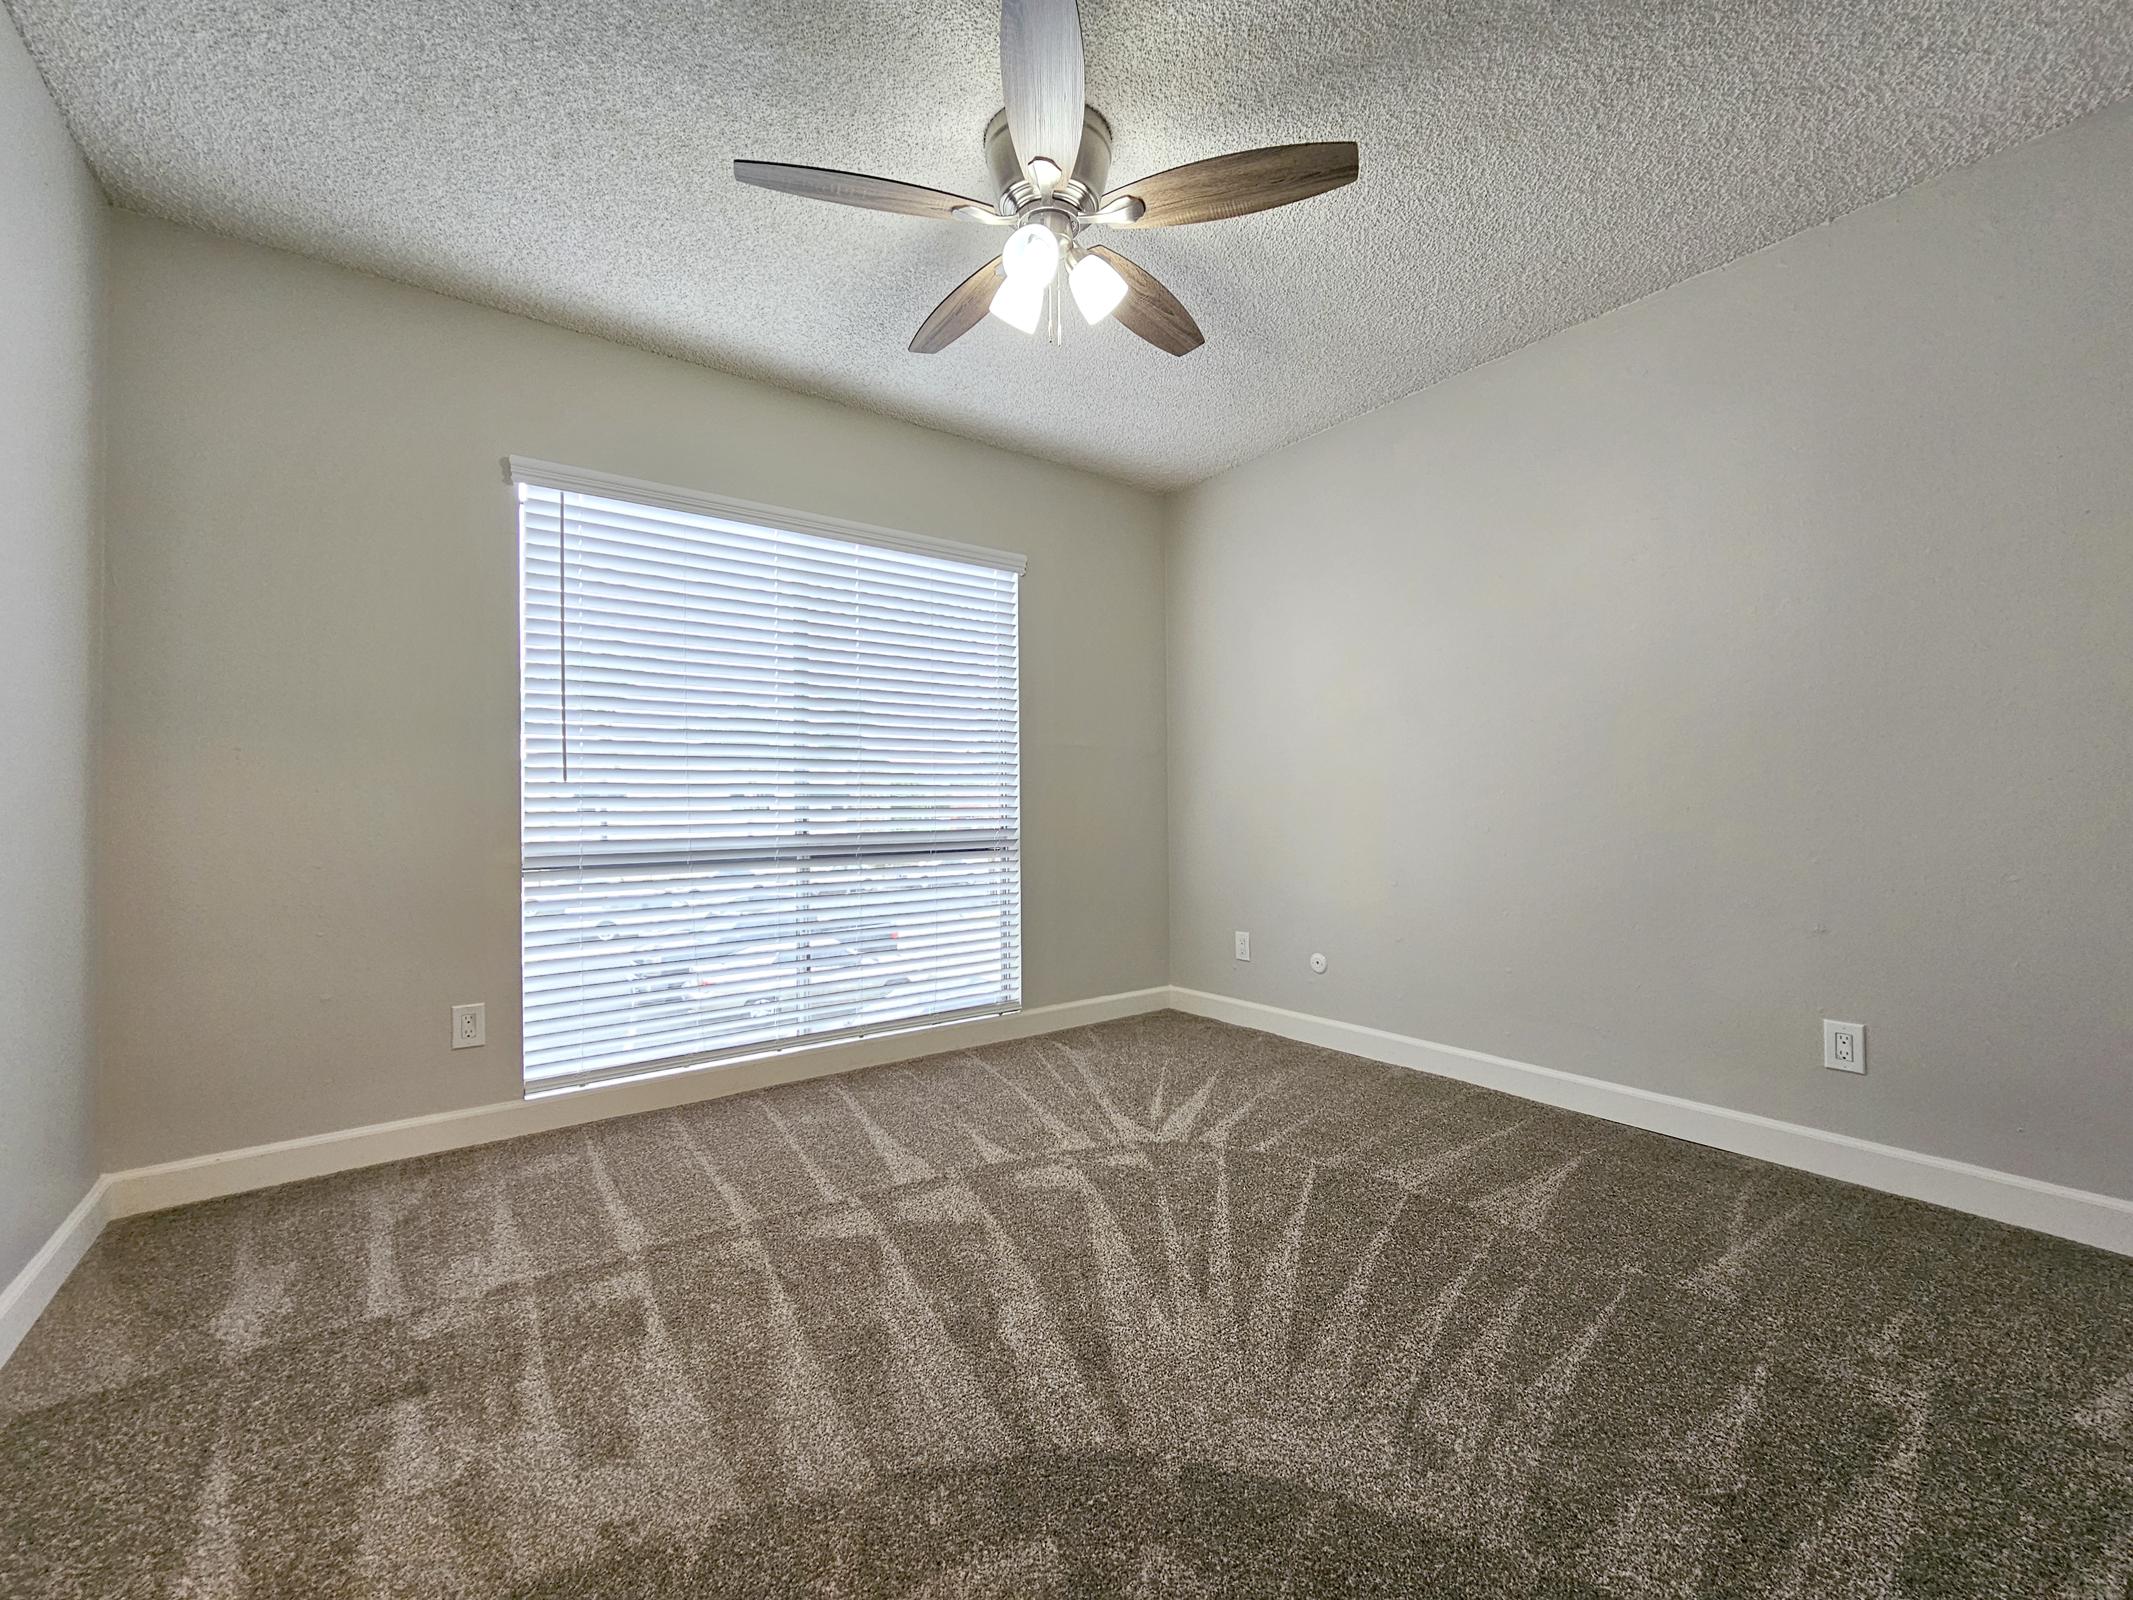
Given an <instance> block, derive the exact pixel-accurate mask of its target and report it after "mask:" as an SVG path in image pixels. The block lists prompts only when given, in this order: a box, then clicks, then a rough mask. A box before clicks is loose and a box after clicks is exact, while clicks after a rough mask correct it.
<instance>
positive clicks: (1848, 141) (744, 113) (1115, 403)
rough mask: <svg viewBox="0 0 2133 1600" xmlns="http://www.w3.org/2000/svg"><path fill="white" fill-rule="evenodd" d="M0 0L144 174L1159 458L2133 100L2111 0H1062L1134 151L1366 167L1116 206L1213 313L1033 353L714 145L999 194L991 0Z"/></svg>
mask: <svg viewBox="0 0 2133 1600" xmlns="http://www.w3.org/2000/svg"><path fill="white" fill-rule="evenodd" d="M7 4H8V5H9V8H10V10H11V11H12V13H13V14H14V15H15V17H16V20H17V22H18V24H19V25H20V26H21V28H22V30H23V32H24V34H25V36H26V38H27V39H28V42H29V44H30V46H31V49H32V53H33V55H34V56H35V57H36V59H37V61H38V63H39V66H40V69H41V70H42V71H43V72H44V75H45V78H46V81H47V83H48V85H49V86H50V87H51V89H52V91H53V93H54V96H55V98H56V99H57V100H58V102H59V104H60V106H61V109H62V111H63V113H64V114H65V116H66V118H67V120H68V123H69V125H70V127H71V128H72V130H73V131H74V133H75V135H76V138H77V140H78V142H79V143H80V144H81V146H82V148H83V150H84V153H85V155H86V156H87V158H88V159H89V161H90V164H91V166H92V168H93V169H94V170H95V171H96V173H97V175H98V177H99V180H100V181H101V182H102V183H103V185H104V187H105V189H106V191H107V193H109V194H110V195H111V197H112V198H113V200H114V202H115V203H116V204H118V205H120V206H123V207H125V208H127V209H131V210H137V211H141V212H144V213H146V214H148V215H151V216H156V217H161V218H164V219H166V220H170V221H175V222H180V223H184V224H188V225H191V226H194V227H201V228H205V229H207V230H208V231H210V232H214V233H218V234H224V235H228V236H231V237H235V238H240V239H245V240H249V241H252V242H256V243H261V244H266V245H270V246H273V247H276V248H280V249H285V250H291V251H294V252H296V253H298V254H302V255H306V256H312V257H316V258H319V259H323V260H326V261H329V262H334V263H336V264H339V265H342V266H348V267H353V268H356V269H358V270H362V271H366V272H370V273H373V274H375V275H378V276H381V277H385V278H388V279H392V280H394V281H398V282H402V283H407V284H412V285H415V286H417V287H420V288H424V289H429V290H432V291H435V292H439V293H443V294H446V295H450V296H453V297H455V298H458V299H463V300H468V301H472V302H474V303H476V304H480V305H486V306H490V307H494V308H496V309H499V310H504V311H509V312H514V313H516V314H520V315H524V316H529V317H533V318H535V319H537V320H540V321H543V322H548V323H552V324H555V325H557V326H561V327H564V328H568V329H572V330H574V331H577V332H581V333H587V334H591V335H594V336H596V337H600V338H604V339H608V340H610V341H613V342H616V343H620V344H624V345H628V346H632V347H635V348H639V349H644V350H649V351H653V352H655V353H659V354H663V355H668V356H674V357H678V358H680V359H683V360H687V361H692V362H695V363H698V364H700V365H703V366H707V367H711V368H714V369H717V370H721V371H725V372H729V373H733V374H736V375H739V376H742V377H746V378H750V379H755V380H758V381H764V382H769V383H772V384H775V385H777V386H779V387H781V388H785V389H789V390H793V391H796V392H799V393H802V394H807V395H811V396H816V397H819V398H822V399H826V400H829V401H833V402H837V403H840V404H845V405H850V406H855V407H858V408H861V409H864V410H869V411H874V412H878V413H881V414H884V415H888V416H891V417H896V418H899V419H902V420H904V421H907V422H912V423H916V424H919V425H922V426H926V427H930V428H934V429H937V430H940V431H943V432H947V433H950V434H955V435H959V436H962V437H966V438H970V439H974V440H978V441H980V442H982V443H986V444H990V445H994V446H999V447H1003V448H1007V449H1011V450H1016V451H1019V452H1021V453H1024V454H1028V455H1031V456H1035V457H1038V458H1040V459H1044V460H1049V461H1053V462H1057V463H1059V464H1062V465H1065V466H1068V467H1072V468H1077V469H1080V470H1083V471H1088V472H1094V473H1097V474H1100V475H1103V476H1106V477H1110V478H1114V479H1117V480H1120V481H1122V482H1125V483H1128V484H1130V485H1133V486H1135V487H1138V488H1143V489H1150V490H1156V491H1163V490H1169V489H1176V488H1180V487H1184V486H1186V485H1189V484H1192V483H1197V482H1200V481H1203V480H1205V479H1206V478H1208V477H1211V476H1213V475H1214V474H1216V473H1218V472H1220V471H1223V470H1225V469H1226V468H1228V467H1231V466H1234V465H1237V464H1240V463H1241V462H1244V461H1247V460H1251V459H1255V458H1257V457H1259V456H1262V455H1265V454H1267V453H1269V452H1271V451H1272V450H1275V449H1278V448H1280V447H1281V446H1283V445H1285V444H1288V443H1291V442H1294V441H1295V440H1297V439H1300V438H1305V437H1309V436H1310V435H1312V434H1315V433H1317V432H1321V431H1323V430H1324V429H1326V428H1328V427H1331V426H1334V425H1337V424H1338V423H1340V422H1342V421H1344V420H1346V419H1348V418H1349V417H1353V416H1358V415H1361V414H1363V413H1365V412H1368V411H1371V410H1374V409H1376V408H1378V407H1380V406H1382V405H1385V404H1387V403H1389V402H1391V401H1393V400H1397V399H1400V398H1403V397H1405V396H1407V395H1409V394H1413V393H1416V392H1418V391H1420V390H1424V389H1427V388H1430V387H1432V386H1433V385H1435V384H1436V383H1439V382H1441V381H1443V380H1444V379H1445V378H1447V377H1450V376H1453V375H1455V374H1456V373H1459V372H1464V371H1468V370H1471V369H1473V368H1474V367H1476V366H1479V365H1482V364H1484V363H1486V362H1488V361H1491V360H1494V359H1497V358H1499V357H1501V356H1503V355H1506V354H1509V353H1511V352H1513V351H1515V350H1518V349H1521V348H1524V347H1526V346H1528V345H1530V344H1532V343H1534V342H1536V341H1537V340H1540V339H1543V338H1546V337H1548V336H1550V335H1552V334H1554V333H1556V332H1559V331H1561V330H1563V329H1565V328H1568V327H1573V326H1576V325H1577V324H1579V323H1582V322H1584V321H1587V320H1590V319H1591V318H1592V317H1594V316H1598V315H1602V314H1604V313H1606V312H1608V311H1611V310H1615V309H1618V308H1620V307H1622V306H1624V305H1629V304H1634V303H1636V302H1638V301H1640V300H1642V299H1645V298H1648V297H1649V296H1651V295H1653V294H1655V293H1658V292H1661V291H1663V290H1664V289H1666V288H1668V287H1671V286H1672V285H1674V284H1676V283H1680V282H1683V281H1685V280H1687V279H1689V278H1691V277H1694V276H1696V275H1698V274H1700V273H1702V272H1706V271H1709V270H1712V269H1714V268H1717V267H1720V266H1723V265H1726V264H1728V263H1730V262H1732V261H1735V260H1738V259H1740V258H1742V257H1743V256H1745V255H1748V254H1751V253H1753V252H1754V251H1756V250H1759V249H1762V248H1764V247H1767V246H1769V245H1771V244H1774V243H1777V242H1779V241H1780V240H1783V239H1786V238H1789V237H1792V236H1795V235H1797V234H1798V233H1800V232H1802V231H1805V230H1807V229H1810V228H1814V227H1818V226H1821V225H1824V224H1826V223H1828V222H1830V221H1832V220H1835V219H1837V218H1839V217H1842V216H1845V215H1848V214H1850V213H1852V212H1854V211H1856V210H1858V209H1860V208H1861V207H1862V206H1865V205H1870V204H1873V203H1875V202H1877V201H1879V200H1883V199H1886V198H1887V197H1889V196H1890V195H1893V194H1896V193H1900V192H1902V191H1904V190H1906V189H1909V188H1911V187H1913V186H1914V185H1915V184H1917V183H1918V182H1920V181H1923V180H1925V179H1928V178H1930V177H1933V176H1935V175H1938V174H1940V173H1944V172H1948V171H1951V170H1957V169H1960V168H1962V167H1966V166H1969V165H1972V164H1974V163H1975V162H1976V161H1978V160H1981V159H1984V158H1986V157H1989V156H1991V155H1993V154H1995V153H1997V152H1998V151H2000V150H2004V149H2008V148H2011V147H2013V146H2015V145H2017V144H2020V143H2023V142H2025V141H2027V140H2028V139H2031V138H2034V137H2037V136H2039V135H2041V134H2043V133H2046V132H2049V131H2051V130H2052V129H2055V128H2057V127H2060V126H2063V125H2065V124H2066V123H2068V122H2070V121H2072V120H2074V119H2075V118H2077V117H2079V116H2082V115H2084V114H2086V113H2089V112H2092V111H2094V110H2097V109H2099V108H2101V107H2103V106H2106V105H2110V104H2113V103H2115V102H2117V101H2119V100H2121V99H2123V98H2125V97H2126V96H2127V95H2128V94H2129V93H2133V6H2128V5H2126V4H2125V3H2124V0H2058V3H2056V4H2055V5H2054V6H2052V7H2051V8H2048V9H2047V8H2039V7H2036V6H2034V5H2033V4H2030V3H2026V0H1977V3H1975V4H1972V5H1970V6H1967V7H1966V8H1964V9H1963V10H1962V12H1961V13H1960V14H1959V15H1951V14H1950V11H1949V9H1948V8H1947V7H1946V5H1945V4H1943V3H1940V0H1883V3H1880V4H1877V5H1876V6H1874V7H1861V6H1859V5H1857V4H1856V3H1855V0H1748V3H1741V0H1694V3H1682V4H1678V5H1669V6H1666V7H1662V8H1658V9H1657V11H1656V12H1655V11H1654V8H1652V7H1649V6H1648V5H1643V4H1639V3H1636V0H1593V3H1591V4H1587V5H1583V6H1568V5H1560V4H1551V3H1548V0H1507V3H1506V4H1504V5H1502V6H1498V7H1495V8H1492V9H1490V10H1488V11H1486V12H1481V11H1474V10H1469V9H1465V8H1457V7H1453V6H1450V5H1447V4H1431V5H1407V6H1396V7H1390V8H1360V9H1357V10H1352V11H1351V10H1346V9H1343V10H1337V11H1331V12H1329V11H1328V10H1326V9H1325V8H1319V7H1302V6H1297V5H1293V4H1289V5H1284V4H1251V3H1243V0H1183V3H1179V4H1165V5H1161V6H1157V5H1153V4H1150V3H1147V0H1083V4H1082V11H1083V24H1084V31H1085V33H1086V35H1087V37H1088V41H1089V92H1090V98H1091V101H1092V103H1095V104H1096V105H1098V106H1099V107H1100V108H1101V109H1103V110H1105V111H1106V112H1107V113H1108V114H1109V115H1110V116H1111V118H1112V120H1113V122H1114V125H1115V126H1116V128H1117V130H1118V150H1117V160H1116V162H1115V165H1114V174H1115V175H1116V176H1118V177H1121V178H1123V177H1125V176H1130V175H1131V174H1134V173H1137V172H1142V171H1150V170H1158V169H1160V168H1161V167H1164V166H1168V165H1172V164H1175V163H1176V162H1178V161H1181V160H1189V159H1194V158H1196V157H1199V156H1203V155H1207V154H1213V153H1218V152H1219V151H1222V150H1225V149H1233V148H1241V147H1249V146H1252V145H1256V144H1264V143H1274V142H1279V141H1282V140H1286V139H1296V138H1320V137H1342V136H1348V137H1355V138H1357V139H1358V140H1359V141H1360V142H1361V144H1362V149H1363V172H1364V175H1363V179H1362V181H1361V182H1360V183H1358V184H1357V185H1355V186H1353V187H1352V188H1350V189H1346V190H1342V191H1339V192H1338V193H1335V194H1332V195H1327V196H1323V197H1320V198H1318V199H1316V200H1313V201H1309V202H1306V203H1305V204H1303V205H1300V206H1296V207H1292V208H1289V209H1287V210H1284V211H1280V212H1274V213H1268V214H1265V215H1262V216H1258V217H1249V218H1242V219H1237V220H1233V221H1229V222H1223V223H1215V224H1207V225H1203V226H1199V227H1193V228H1185V229H1174V230H1163V231H1159V232H1158V231H1151V232H1148V233H1138V232H1135V233H1130V234H1122V235H1120V236H1119V238H1118V241H1117V242H1118V244H1119V246H1120V248H1122V249H1124V250H1125V251H1126V252H1127V253H1129V254H1131V255H1133V256H1134V257H1135V258H1136V259H1138V260H1140V261H1142V262H1143V264H1145V265H1147V266H1148V267H1149V268H1150V269H1151V270H1153V271H1155V272H1156V273H1157V274H1158V275H1159V276H1160V277H1162V278H1163V279H1164V280H1165V281H1166V282H1167V283H1169V284H1170V285H1171V287H1172V288H1173V289H1175V290H1176V291H1177V292H1178V293H1179V295H1180V297H1181V298H1183V299H1184V300H1185V301H1186V303H1187V304H1188V305H1189V306H1190V307H1191V308H1192V310H1193V311H1194V313H1195V315H1196V316H1197V317H1198V318H1199V320H1200V321H1201V324H1202V326H1203V327H1205V328H1206V329H1207V332H1208V335H1209V344H1208V346H1207V347H1206V348H1205V349H1203V350H1202V351H1199V352H1197V353H1195V354H1194V355H1192V356H1189V357H1186V358H1184V359H1183V360H1173V358H1170V357H1167V356H1163V355H1161V354H1160V353H1158V352H1155V351H1153V350H1151V349H1149V348H1148V347H1146V346H1144V345H1141V344H1139V343H1138V342H1137V341H1135V340H1134V339H1132V337H1131V336H1130V335H1128V334H1126V333H1125V332H1124V330H1122V329H1120V328H1117V327H1115V326H1107V327H1104V328H1100V329H1097V330H1094V331H1093V332H1083V331H1081V330H1079V329H1076V330H1075V332H1076V335H1077V337H1074V338H1072V339H1071V340H1070V342H1069V344H1068V345H1067V347H1065V348H1063V349H1057V350H1054V349H1050V348H1047V347H1045V346H1043V345H1041V344H1037V343H1035V342H1034V341H1029V340H1025V339H1022V338H1021V337H1020V336H1018V335H1014V334H1012V333H1010V332H1008V331H1007V330H1005V329H1002V328H999V327H997V326H994V325H991V324H986V325H983V326H981V327H980V328H978V329H976V330H974V331H973V332H972V333H970V334H969V335H966V336H965V338H964V339H963V340H961V341H960V342H959V343H958V344H957V345H955V346H954V347H952V348H951V349H950V350H949V351H947V352H946V353H944V354H942V355H940V356H933V357H920V356H913V355H910V354H908V353H906V352H905V350H904V344H905V342H906V341H907V340H908V338H909V336H910V332H911V330H912V329H913V328H914V327H915V326H916V325H917V322H918V320H919V319H920V318H922V317H923V315H924V314H925V312H926V311H927V310H929V309H930V308H931V306H932V304H933V303H934V301H935V300H937V299H938V298H939V297H940V295H941V294H943V293H945V292H946V290H947V289H948V288H949V287H951V286H952V285H953V284H954V283H955V282H956V281H958V280H959V279H960V278H961V277H962V276H963V275H964V274H966V273H967V272H968V271H969V270H970V268H971V267H972V266H973V265H975V264H977V262H979V261H982V259H983V258H984V255H985V254H986V253H987V252H988V251H989V250H990V249H991V248H994V247H995V246H996V243H997V240H996V239H995V238H993V237H991V236H990V235H989V233H988V231H987V230H983V229H978V228H975V227H972V226H968V225H951V224H940V223H930V222H925V221H920V220H917V219H911V218H903V217H894V216H886V215H882V214H878V213H868V212H859V211H851V210H847V209H843V208H836V207H830V206H824V205H819V204H812V203H809V202H806V201H802V200H798V199H795V198H791V197H787V196H780V195H774V194H769V193H766V192H764V191H760V190H749V189H744V188H743V187H742V186H740V185H737V184H734V183H733V182H732V180H731V178H730V176H729V175H728V172H727V167H726V164H727V163H728V162H729V161H730V160H731V159H732V158H733V157H735V156H752V157H759V158H764V159H772V160H794V161H812V162H818V163H821V164H824V165H839V166H848V167H857V168H860V169H864V170H875V171H880V172H883V173H885V174H887V175H890V176H896V177H905V178H909V179H912V180H914V181H918V182H925V183H932V184H937V185H941V186H945V187H951V188H960V189H965V190H977V189H980V188H981V187H982V184H983V181H984V180H983V170H982V162H981V159H980V154H979V150H978V141H977V134H978V131H979V129H980V127H981V126H982V124H983V121H984V119H985V117H986V116H988V115H989V114H990V112H991V110H992V108H993V107H994V106H995V105H996V104H997V96H998V85H997V62H996V58H995V57H994V55H993V50H994V42H995V37H996V35H995V29H996V27H997V16H998V13H997V9H996V7H995V6H993V5H991V4H988V3H985V0H971V3H965V0H958V3H955V4H950V5H947V6H943V7H929V8H922V9H921V10H919V11H916V12H913V13H911V14H910V15H909V16H908V17H907V18H905V19H904V20H905V23H906V26H905V27H904V28H902V29H900V30H897V31H895V32H894V33H892V34H885V33H884V32H883V31H882V30H881V29H880V28H879V26H878V23H879V12H878V9H877V8H875V7H873V6H869V5H861V4H858V3H857V0H827V3H825V4H812V5H810V6H807V7H789V6H780V5H773V6H770V7H767V8H731V9H730V10H728V9H724V8H722V9H721V10H719V11H717V12H715V13H714V12H707V11H706V10H705V9H704V8H702V7H700V6H695V5H690V4H685V3H682V0H642V3H639V0H587V3H583V4H580V5H578V6H576V7H574V8H571V10H570V11H569V12H568V13H567V14H555V15H546V16H539V17H536V16H534V15H532V14H531V13H528V12H526V11H525V10H524V8H522V7H518V6H515V5H513V4H511V3H510V0H449V3H445V4H432V5H428V6H418V5H416V4H414V3H413V0H351V3H350V4H348V5H346V6H342V7H336V8H330V9H329V8H315V9H312V10H309V11H307V10H304V9H303V8H290V7H287V6H285V5H282V4H280V3H279V0H223V3H221V4H218V5H217V6H215V7H213V8H210V9H207V10H202V9H201V8H199V7H197V6H194V5H190V4H186V3H184V0H7ZM1186 61H1189V62H1190V63H1191V69H1190V71H1187V72H1180V71H1178V70H1177V68H1176V63H1179V62H1186ZM914 85H916V88H915V89H914V88H913V86H914ZM980 235H984V237H980Z"/></svg>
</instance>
